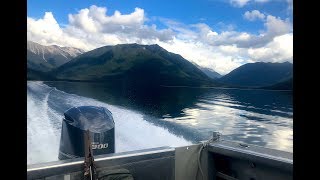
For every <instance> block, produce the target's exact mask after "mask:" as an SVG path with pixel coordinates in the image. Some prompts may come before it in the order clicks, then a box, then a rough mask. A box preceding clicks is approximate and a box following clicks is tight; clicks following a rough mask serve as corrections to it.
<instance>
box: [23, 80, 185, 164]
mask: <svg viewBox="0 0 320 180" xmlns="http://www.w3.org/2000/svg"><path fill="white" fill-rule="evenodd" d="M27 86H28V87H27V88H28V89H27V103H28V104H27V163H28V164H35V163H41V162H49V161H56V160H58V151H59V143H60V135H61V132H60V130H61V122H62V118H63V112H64V111H65V110H67V109H69V108H71V107H73V106H83V105H89V106H103V107H106V108H107V109H109V110H110V111H111V112H112V114H113V118H114V121H115V138H116V141H115V142H116V143H115V144H116V152H123V151H132V150H138V149H145V148H153V147H160V146H172V147H176V146H184V145H188V144H191V142H189V141H187V140H185V139H184V138H182V137H178V136H176V135H174V134H172V133H170V132H169V131H168V130H167V129H165V128H163V127H158V126H156V125H154V124H152V123H150V122H147V121H145V120H144V119H143V115H142V114H139V113H138V112H135V111H132V110H129V109H124V108H121V107H116V106H113V105H109V104H106V103H103V102H100V101H98V100H95V99H91V98H86V97H82V96H78V95H74V94H68V93H65V92H63V91H59V90H57V89H55V88H52V87H49V86H47V85H45V84H43V83H42V82H31V81H30V82H28V85H27Z"/></svg>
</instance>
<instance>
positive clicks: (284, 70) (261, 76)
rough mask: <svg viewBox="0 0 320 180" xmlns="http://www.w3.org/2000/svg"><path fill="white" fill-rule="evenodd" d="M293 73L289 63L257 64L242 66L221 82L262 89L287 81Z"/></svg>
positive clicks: (224, 77) (221, 79)
mask: <svg viewBox="0 0 320 180" xmlns="http://www.w3.org/2000/svg"><path fill="white" fill-rule="evenodd" d="M292 73H293V67H292V64H291V63H289V62H284V63H264V62H257V63H248V64H245V65H242V66H240V67H238V68H236V69H235V70H233V71H231V72H230V73H228V74H226V75H225V76H223V77H221V78H220V79H219V81H220V82H221V83H225V84H229V85H233V86H242V87H262V86H270V85H273V84H275V83H278V82H280V81H282V80H285V79H287V78H289V77H291V76H292Z"/></svg>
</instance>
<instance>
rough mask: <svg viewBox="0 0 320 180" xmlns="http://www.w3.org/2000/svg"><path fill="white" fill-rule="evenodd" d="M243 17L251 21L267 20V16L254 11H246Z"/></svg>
mask: <svg viewBox="0 0 320 180" xmlns="http://www.w3.org/2000/svg"><path fill="white" fill-rule="evenodd" d="M243 17H244V18H245V19H247V20H249V21H255V20H257V19H261V20H263V19H264V18H265V15H264V14H263V13H261V12H260V11H258V10H253V11H251V12H250V11H246V12H245V13H244V15H243Z"/></svg>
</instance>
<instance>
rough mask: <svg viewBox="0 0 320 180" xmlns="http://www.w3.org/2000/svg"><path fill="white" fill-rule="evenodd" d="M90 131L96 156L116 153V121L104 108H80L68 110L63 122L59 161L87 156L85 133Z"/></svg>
mask: <svg viewBox="0 0 320 180" xmlns="http://www.w3.org/2000/svg"><path fill="white" fill-rule="evenodd" d="M87 130H88V131H89V135H90V139H91V141H92V142H91V144H92V151H93V154H94V155H100V154H108V153H114V152H115V139H114V138H115V137H114V120H113V117H112V113H111V112H110V111H109V110H108V109H106V108H103V107H95V106H80V107H73V108H71V109H68V110H67V111H66V112H65V113H64V119H63V121H62V129H61V139H60V149H59V159H60V160H63V159H71V158H77V157H84V156H85V149H84V146H85V132H86V131H87Z"/></svg>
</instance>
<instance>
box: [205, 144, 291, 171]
mask: <svg viewBox="0 0 320 180" xmlns="http://www.w3.org/2000/svg"><path fill="white" fill-rule="evenodd" d="M208 150H209V151H210V152H214V153H217V154H221V155H225V156H230V157H233V158H240V159H245V160H251V161H254V162H257V163H262V164H265V165H270V166H272V167H274V168H278V169H282V170H286V171H291V172H292V170H293V154H292V153H290V152H285V151H279V150H275V149H269V148H264V147H260V146H254V145H248V147H245V146H241V145H240V144H239V143H237V142H231V141H224V140H221V141H218V142H215V143H211V144H210V145H209V147H208Z"/></svg>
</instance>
